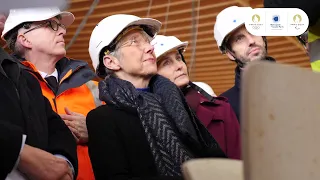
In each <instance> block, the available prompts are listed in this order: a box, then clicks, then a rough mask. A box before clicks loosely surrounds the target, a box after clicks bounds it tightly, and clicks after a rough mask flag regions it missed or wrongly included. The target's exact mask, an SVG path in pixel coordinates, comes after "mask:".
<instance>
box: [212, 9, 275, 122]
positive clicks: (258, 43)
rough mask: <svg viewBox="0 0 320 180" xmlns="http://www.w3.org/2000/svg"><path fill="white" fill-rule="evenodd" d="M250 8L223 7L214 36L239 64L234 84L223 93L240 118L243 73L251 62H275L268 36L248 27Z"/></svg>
mask: <svg viewBox="0 0 320 180" xmlns="http://www.w3.org/2000/svg"><path fill="white" fill-rule="evenodd" d="M251 10H252V8H251V7H238V6H231V7H228V8H226V9H224V10H222V11H221V12H220V13H219V14H218V15H217V17H216V23H215V25H214V38H215V40H216V41H217V45H218V48H219V50H220V51H221V53H222V54H226V55H227V56H228V58H229V59H230V60H232V61H234V62H235V63H236V64H237V67H236V69H235V85H234V86H233V87H232V88H231V89H229V90H227V91H226V92H224V93H222V94H221V95H220V96H224V97H227V98H228V99H229V102H230V104H231V105H232V108H233V110H234V112H235V113H236V115H237V118H238V120H239V121H241V120H240V119H239V118H240V112H239V111H240V81H241V80H240V73H241V71H242V70H243V68H244V67H245V65H246V64H248V63H250V62H252V61H259V60H267V61H275V60H274V59H273V58H272V57H268V56H267V39H266V37H262V36H254V35H252V34H250V33H249V32H248V31H247V30H246V28H245V25H244V24H245V19H246V15H247V14H248V13H249V12H250V11H251Z"/></svg>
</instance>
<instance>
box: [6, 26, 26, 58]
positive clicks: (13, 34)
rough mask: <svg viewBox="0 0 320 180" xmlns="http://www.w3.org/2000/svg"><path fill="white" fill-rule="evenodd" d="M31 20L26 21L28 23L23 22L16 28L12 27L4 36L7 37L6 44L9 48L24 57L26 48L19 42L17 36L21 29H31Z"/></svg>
mask: <svg viewBox="0 0 320 180" xmlns="http://www.w3.org/2000/svg"><path fill="white" fill-rule="evenodd" d="M31 24H32V23H31V22H26V23H22V24H20V25H18V26H17V27H15V28H14V29H12V30H11V31H10V32H9V33H8V34H7V35H6V36H5V37H4V38H5V39H6V44H7V46H8V47H9V49H10V50H11V51H12V52H13V53H14V54H16V55H18V56H20V57H23V56H24V54H25V52H26V48H25V47H23V46H22V45H21V44H20V43H18V42H17V37H18V33H19V30H20V29H21V28H25V29H29V28H30V26H31Z"/></svg>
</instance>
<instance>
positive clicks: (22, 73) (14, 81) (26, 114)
mask: <svg viewBox="0 0 320 180" xmlns="http://www.w3.org/2000/svg"><path fill="white" fill-rule="evenodd" d="M0 96H1V97H0V99H1V101H0V114H1V116H0V143H1V144H2V146H1V148H0V159H1V163H0V179H5V177H6V176H7V174H8V173H10V172H11V170H12V168H13V167H14V165H15V162H16V160H17V158H18V156H19V152H20V148H21V143H22V134H25V135H27V139H26V144H28V145H30V146H33V147H36V148H39V149H42V150H45V151H47V152H50V153H52V154H61V155H63V156H65V157H66V158H67V159H68V160H70V162H71V163H72V165H73V166H74V168H75V171H76V174H77V169H78V161H77V152H76V142H75V139H74V138H73V136H72V134H71V132H70V130H69V129H68V127H67V126H66V125H65V124H64V122H63V121H62V120H61V118H60V116H58V115H57V114H56V113H55V112H54V111H53V110H52V108H51V105H50V104H49V101H48V100H47V99H46V98H45V97H44V96H43V95H42V91H41V88H40V85H39V82H38V81H37V79H36V78H35V77H34V76H33V75H31V74H30V73H29V72H28V71H26V70H25V69H23V66H20V65H19V64H18V62H17V61H15V60H13V59H12V58H11V57H10V56H9V55H8V54H7V53H6V52H5V51H4V50H3V49H2V48H0Z"/></svg>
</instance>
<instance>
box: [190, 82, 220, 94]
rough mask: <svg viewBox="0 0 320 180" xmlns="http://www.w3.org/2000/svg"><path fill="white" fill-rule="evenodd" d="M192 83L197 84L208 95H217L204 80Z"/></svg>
mask: <svg viewBox="0 0 320 180" xmlns="http://www.w3.org/2000/svg"><path fill="white" fill-rule="evenodd" d="M193 84H195V85H197V86H199V87H200V88H201V89H203V90H204V91H206V92H207V93H208V94H209V95H210V96H212V97H217V95H216V93H214V91H213V89H212V88H211V87H210V86H209V84H207V83H204V82H193Z"/></svg>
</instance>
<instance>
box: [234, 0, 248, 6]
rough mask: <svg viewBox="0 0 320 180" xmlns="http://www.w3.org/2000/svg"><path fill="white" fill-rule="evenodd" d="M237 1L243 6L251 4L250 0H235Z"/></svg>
mask: <svg viewBox="0 0 320 180" xmlns="http://www.w3.org/2000/svg"><path fill="white" fill-rule="evenodd" d="M235 1H236V2H237V3H239V4H240V5H241V6H250V1H249V0H235Z"/></svg>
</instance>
